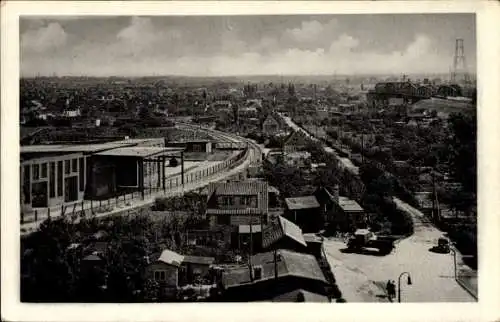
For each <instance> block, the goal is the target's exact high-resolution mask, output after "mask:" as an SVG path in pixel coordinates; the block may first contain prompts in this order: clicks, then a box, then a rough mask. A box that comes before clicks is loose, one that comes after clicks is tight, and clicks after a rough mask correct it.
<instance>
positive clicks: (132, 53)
mask: <svg viewBox="0 0 500 322" xmlns="http://www.w3.org/2000/svg"><path fill="white" fill-rule="evenodd" d="M157 24H158V22H157V21H156V20H152V19H151V18H148V17H133V18H132V19H131V20H130V21H129V22H128V24H126V25H125V26H123V27H122V28H121V29H118V31H116V32H115V33H114V34H110V35H108V37H107V38H106V39H105V40H101V39H100V38H101V37H100V35H93V36H85V37H81V38H79V39H77V41H73V39H74V37H76V36H74V35H72V36H71V37H72V38H71V39H72V41H71V43H72V44H73V43H74V44H75V45H74V46H69V42H68V37H69V35H68V34H67V33H66V32H65V30H64V29H63V28H62V27H61V25H59V24H58V23H50V24H49V25H47V26H42V27H40V26H37V27H36V28H31V29H29V30H28V31H27V32H25V33H24V34H23V35H22V41H21V42H22V49H23V50H24V51H25V52H37V53H42V54H43V55H29V56H26V55H25V56H24V58H23V61H22V64H21V72H22V73H23V74H31V75H33V74H37V73H40V74H44V75H51V74H53V73H54V72H55V73H57V74H60V75H82V74H83V75H96V76H107V75H124V76H136V75H162V74H163V75H168V74H178V75H192V76H218V75H254V74H323V75H324V74H330V75H331V74H334V73H339V74H341V73H342V74H351V73H353V74H354V73H387V72H398V73H399V72H405V73H413V72H415V73H417V72H428V71H432V72H439V71H442V72H447V71H448V66H449V57H447V56H446V57H444V58H443V57H441V56H440V55H439V54H438V53H437V52H436V51H435V50H436V49H435V48H436V44H434V43H433V41H432V39H431V38H430V37H429V36H427V35H426V34H416V35H415V37H414V39H413V40H412V41H411V42H410V43H408V44H407V45H406V46H405V47H403V48H399V49H397V50H394V51H392V52H389V53H387V52H384V51H382V50H383V48H380V47H379V48H378V49H377V48H374V47H370V48H371V49H366V48H364V47H363V45H365V44H364V43H363V42H362V41H361V40H360V39H358V38H357V37H355V36H353V35H351V34H349V33H341V32H339V28H338V27H339V26H338V25H337V22H336V20H334V19H332V20H330V21H328V22H326V23H320V22H318V21H317V20H309V21H305V22H302V23H301V25H300V26H299V27H297V28H292V29H285V30H283V31H281V32H278V33H274V34H272V33H268V34H262V37H261V38H260V39H258V38H257V39H255V40H254V41H253V42H250V41H248V40H247V39H245V38H244V37H243V36H242V35H241V32H242V31H241V29H238V26H237V25H234V26H233V27H231V28H226V29H225V30H223V31H217V32H215V31H213V32H212V33H210V32H208V33H202V32H203V30H201V29H196V28H195V29H187V28H184V29H181V28H180V27H178V26H177V27H176V26H174V27H172V26H161V27H160V26H159V25H157ZM228 26H232V25H231V24H228ZM201 28H206V27H205V26H202V27H201ZM201 34H203V36H200V35H201ZM214 34H216V35H217V36H215V37H214ZM205 35H207V36H206V37H205ZM365 47H366V46H365ZM54 49H57V50H58V51H56V52H55V53H56V54H53V53H52V52H50V50H54Z"/></svg>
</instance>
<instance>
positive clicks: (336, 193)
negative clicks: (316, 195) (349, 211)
mask: <svg viewBox="0 0 500 322" xmlns="http://www.w3.org/2000/svg"><path fill="white" fill-rule="evenodd" d="M339 191H340V188H339V185H338V184H336V185H335V186H334V187H333V199H335V202H336V203H337V204H338V203H339Z"/></svg>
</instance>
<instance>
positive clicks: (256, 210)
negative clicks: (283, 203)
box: [206, 180, 269, 227]
mask: <svg viewBox="0 0 500 322" xmlns="http://www.w3.org/2000/svg"><path fill="white" fill-rule="evenodd" d="M268 194H269V187H268V184H267V182H266V181H259V180H248V181H230V182H213V183H210V185H209V186H208V193H207V211H206V215H207V218H208V219H209V221H210V226H211V227H216V226H220V225H226V226H234V227H238V226H239V225H249V224H250V223H252V224H257V225H259V224H265V223H267V220H268V218H267V216H268V203H269V201H268V199H269V197H268Z"/></svg>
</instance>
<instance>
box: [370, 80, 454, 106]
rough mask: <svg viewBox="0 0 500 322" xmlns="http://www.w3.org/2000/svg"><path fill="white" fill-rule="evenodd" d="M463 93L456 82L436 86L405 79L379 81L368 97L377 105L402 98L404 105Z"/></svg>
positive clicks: (373, 104) (372, 103) (387, 103)
mask: <svg viewBox="0 0 500 322" xmlns="http://www.w3.org/2000/svg"><path fill="white" fill-rule="evenodd" d="M462 95H463V91H462V88H461V87H460V86H459V85H456V84H444V85H440V86H435V85H432V84H416V83H412V82H409V81H405V82H382V83H378V84H376V85H375V88H374V89H373V90H370V91H368V94H367V97H368V102H369V103H371V105H372V106H376V105H378V104H383V105H389V100H390V99H401V100H402V105H406V104H413V103H416V102H418V101H420V100H424V99H430V98H432V97H441V98H447V97H450V96H451V97H456V96H462Z"/></svg>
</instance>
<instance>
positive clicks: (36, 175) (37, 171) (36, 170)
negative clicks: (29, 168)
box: [33, 164, 40, 180]
mask: <svg viewBox="0 0 500 322" xmlns="http://www.w3.org/2000/svg"><path fill="white" fill-rule="evenodd" d="M38 179H40V165H38V164H33V180H38Z"/></svg>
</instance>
